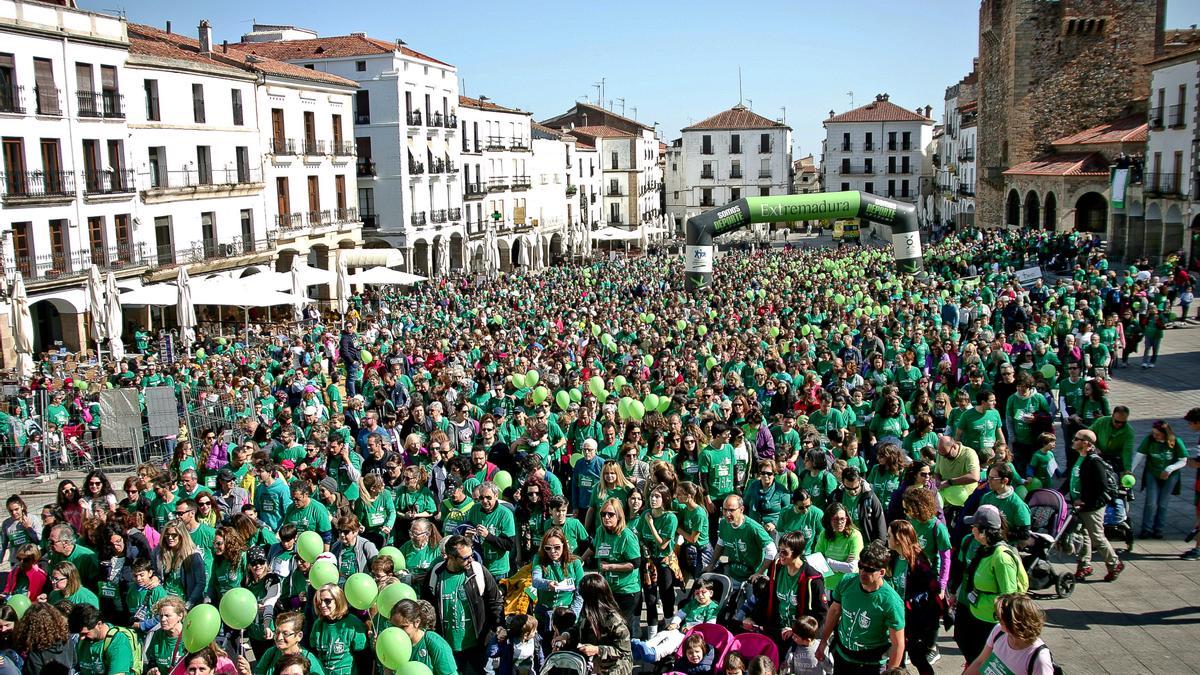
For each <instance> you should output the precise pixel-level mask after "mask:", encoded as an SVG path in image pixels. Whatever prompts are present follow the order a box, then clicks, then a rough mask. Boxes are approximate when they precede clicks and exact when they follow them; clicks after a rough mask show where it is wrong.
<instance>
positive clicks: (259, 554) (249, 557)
mask: <svg viewBox="0 0 1200 675" xmlns="http://www.w3.org/2000/svg"><path fill="white" fill-rule="evenodd" d="M246 562H247V563H248V564H250V565H262V564H265V563H266V562H267V554H266V552H265V551H263V550H262V549H261V548H258V547H255V548H252V549H250V550H249V551H247V552H246Z"/></svg>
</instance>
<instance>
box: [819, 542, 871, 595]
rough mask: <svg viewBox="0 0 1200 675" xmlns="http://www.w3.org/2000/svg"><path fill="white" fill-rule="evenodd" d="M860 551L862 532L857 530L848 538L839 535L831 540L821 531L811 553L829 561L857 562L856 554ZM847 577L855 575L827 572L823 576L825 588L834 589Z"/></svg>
mask: <svg viewBox="0 0 1200 675" xmlns="http://www.w3.org/2000/svg"><path fill="white" fill-rule="evenodd" d="M862 550H863V538H862V532H859V531H858V530H854V532H852V533H851V534H850V536H848V537H846V536H842V535H840V534H839V535H836V536H834V538H833V539H827V538H826V537H825V531H824V530H821V532H820V534H818V535H817V543H816V544H815V545H814V546H813V551H816V552H817V553H820V554H821V555H823V556H825V557H826V558H827V559H829V560H836V561H838V562H849V561H850V560H857V559H858V554H859V553H862ZM847 576H849V577H854V576H856V575H854V574H847V573H844V572H834V571H833V570H829V573H828V574H826V575H825V586H826V587H827V588H828V587H836V586H837V584H838V583H840V582H841V581H842V578H843V577H847Z"/></svg>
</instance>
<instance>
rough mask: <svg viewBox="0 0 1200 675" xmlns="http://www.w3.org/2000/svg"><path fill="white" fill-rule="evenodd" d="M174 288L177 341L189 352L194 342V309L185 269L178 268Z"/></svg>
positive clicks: (189, 283)
mask: <svg viewBox="0 0 1200 675" xmlns="http://www.w3.org/2000/svg"><path fill="white" fill-rule="evenodd" d="M175 287H176V289H177V290H178V297H177V298H176V301H175V318H176V320H177V321H178V322H179V341H180V342H182V343H183V349H184V351H190V350H191V347H192V343H193V342H195V341H196V307H195V305H193V304H192V288H191V282H190V281H189V280H188V273H187V268H186V267H183V266H180V267H179V274H178V275H176V277H175Z"/></svg>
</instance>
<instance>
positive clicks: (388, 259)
mask: <svg viewBox="0 0 1200 675" xmlns="http://www.w3.org/2000/svg"><path fill="white" fill-rule="evenodd" d="M338 258H339V259H340V260H342V261H343V262H345V263H346V267H398V266H400V265H403V264H404V254H402V253H400V251H397V250H396V249H394V248H355V249H347V250H339V251H338ZM325 283H328V282H325Z"/></svg>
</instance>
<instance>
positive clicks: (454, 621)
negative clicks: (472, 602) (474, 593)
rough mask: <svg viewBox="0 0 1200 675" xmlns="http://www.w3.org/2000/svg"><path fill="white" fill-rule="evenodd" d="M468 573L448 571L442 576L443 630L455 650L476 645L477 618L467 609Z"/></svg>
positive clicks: (441, 631) (447, 640)
mask: <svg viewBox="0 0 1200 675" xmlns="http://www.w3.org/2000/svg"><path fill="white" fill-rule="evenodd" d="M466 582H467V575H466V574H465V573H463V572H459V573H458V574H450V573H448V572H447V573H446V574H445V575H444V576H442V577H441V591H442V594H441V597H440V600H439V601H440V602H441V605H442V606H441V616H442V621H441V630H440V631H439V633H440V634H441V635H442V637H444V638H446V642H448V643H449V644H450V647H451V648H452V649H453V650H454V651H456V652H457V651H461V650H463V649H466V648H468V647H473V646H475V643H476V638H475V620H474V619H472V618H471V612H470V611H468V610H467V592H466Z"/></svg>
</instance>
